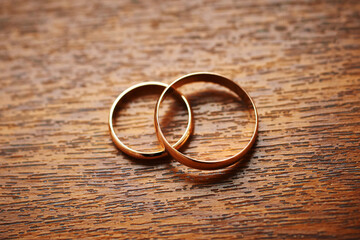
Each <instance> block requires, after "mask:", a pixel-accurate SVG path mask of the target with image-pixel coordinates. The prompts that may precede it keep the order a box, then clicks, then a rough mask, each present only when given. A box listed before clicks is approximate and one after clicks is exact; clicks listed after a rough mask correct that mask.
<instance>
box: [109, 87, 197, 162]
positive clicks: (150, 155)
mask: <svg viewBox="0 0 360 240" xmlns="http://www.w3.org/2000/svg"><path fill="white" fill-rule="evenodd" d="M167 86H168V85H167V84H165V83H161V82H144V83H139V84H136V85H134V86H132V87H130V88H128V89H126V90H125V91H123V92H122V93H121V94H120V95H119V96H118V97H117V98H116V100H115V101H114V103H113V104H112V106H111V108H110V114H109V121H108V125H109V130H110V136H111V138H112V140H113V142H114V144H115V145H116V147H117V148H119V149H120V150H121V151H122V152H124V153H126V154H127V155H129V156H131V157H134V158H138V159H158V158H162V157H164V156H166V155H167V153H166V152H165V150H160V151H153V152H143V151H137V150H134V149H132V148H130V147H128V146H127V145H125V144H124V143H123V142H122V141H121V140H120V139H119V138H118V136H117V135H116V133H115V130H114V126H113V118H114V113H115V109H116V108H117V107H118V106H119V104H121V102H122V100H123V99H124V97H125V96H127V95H128V94H129V93H131V92H133V91H136V90H139V89H140V88H149V89H151V88H160V89H165V88H166V87H167ZM176 94H177V95H178V96H179V97H181V99H182V100H183V101H184V103H185V105H186V108H187V111H188V124H187V127H186V129H185V132H184V134H183V135H182V137H181V138H180V139H179V140H178V141H177V142H176V143H175V144H174V146H173V147H174V148H180V147H181V146H182V145H183V144H184V143H185V142H186V140H187V139H188V138H189V136H190V135H191V132H192V129H193V117H192V112H191V107H190V105H189V103H188V101H187V99H186V98H185V97H184V96H183V95H181V94H180V93H177V92H176ZM129 127H131V126H129Z"/></svg>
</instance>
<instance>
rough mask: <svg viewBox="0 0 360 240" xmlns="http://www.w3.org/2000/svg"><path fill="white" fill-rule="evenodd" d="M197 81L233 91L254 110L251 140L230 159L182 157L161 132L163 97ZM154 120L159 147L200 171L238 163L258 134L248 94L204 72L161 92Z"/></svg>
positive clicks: (180, 79)
mask: <svg viewBox="0 0 360 240" xmlns="http://www.w3.org/2000/svg"><path fill="white" fill-rule="evenodd" d="M198 81H202V82H211V83H216V84H219V85H222V86H224V87H226V88H228V89H229V90H231V91H233V92H234V93H236V94H237V95H238V96H239V97H240V98H241V99H243V100H245V101H249V103H251V105H252V107H253V108H254V114H255V128H254V132H253V134H252V136H251V139H250V141H249V142H248V143H247V145H246V146H245V148H243V149H242V150H241V151H240V152H238V153H237V154H235V155H234V156H232V157H229V158H225V159H221V160H213V161H204V160H198V159H194V158H191V157H188V156H186V155H184V154H183V153H181V152H179V151H178V150H176V149H175V148H173V147H172V146H171V145H170V144H169V142H168V141H167V140H166V138H165V136H164V134H163V132H162V130H161V126H160V122H159V109H160V104H161V102H162V101H163V100H164V97H165V95H166V94H167V93H168V92H169V91H170V90H176V89H177V88H179V87H181V86H183V85H185V84H188V83H191V82H198ZM174 92H176V91H174ZM154 120H155V128H156V134H157V137H158V139H159V141H160V143H161V145H162V146H163V147H164V148H165V150H166V151H167V152H168V153H169V154H170V155H171V156H172V157H173V158H174V159H176V160H177V161H179V162H181V163H183V164H184V165H186V166H189V167H193V168H197V169H202V170H214V169H220V168H224V167H227V166H230V165H232V164H234V163H236V162H237V161H239V159H240V158H241V157H243V156H244V155H245V154H246V153H247V152H248V151H249V150H250V149H251V147H252V146H253V145H254V143H255V139H256V136H257V133H258V126H259V120H258V114H257V109H256V106H255V103H254V101H253V100H252V99H251V97H250V96H249V94H248V93H247V92H246V91H245V90H244V89H242V88H241V87H240V86H239V85H237V84H236V83H235V82H233V81H232V80H230V79H227V78H225V77H223V76H220V75H218V74H214V73H206V72H200V73H192V74H188V75H185V76H183V77H181V78H179V79H177V80H175V81H174V82H173V83H172V84H170V85H169V86H168V87H167V88H166V89H165V90H164V91H163V92H162V94H161V96H160V98H159V99H158V101H157V103H156V107H155V115H154Z"/></svg>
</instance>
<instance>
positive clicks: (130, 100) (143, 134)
mask: <svg viewBox="0 0 360 240" xmlns="http://www.w3.org/2000/svg"><path fill="white" fill-rule="evenodd" d="M164 89H165V88H164V87H162V86H157V85H147V86H142V87H139V88H136V89H134V90H133V91H131V92H129V93H127V94H126V95H125V96H124V97H123V98H122V99H121V101H120V102H119V103H118V104H117V106H116V108H115V111H114V117H113V120H112V121H113V126H114V130H115V133H116V135H117V137H118V138H119V139H120V141H121V142H123V143H124V144H125V145H126V146H128V147H130V148H131V149H133V150H136V151H141V152H155V151H160V150H162V149H163V148H162V147H161V145H160V143H159V141H158V139H157V137H156V132H155V127H154V109H155V105H156V101H157V100H158V99H159V97H160V95H161V93H162V92H163V90H164ZM169 100H170V101H168V103H165V104H162V105H163V109H164V110H165V115H164V117H162V118H161V119H160V123H161V125H162V126H164V127H165V128H166V129H168V136H169V139H170V140H171V141H173V142H174V143H175V142H177V141H178V140H179V139H180V138H181V136H182V135H183V133H184V132H185V129H186V125H187V119H188V113H187V110H186V106H185V103H184V102H183V100H182V99H181V98H180V97H179V96H178V95H176V94H171V96H170V97H169ZM177 111H180V112H181V113H182V114H174V112H177ZM174 122H175V123H177V124H175V125H174V124H173V123H174Z"/></svg>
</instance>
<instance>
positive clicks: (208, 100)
mask: <svg viewBox="0 0 360 240" xmlns="http://www.w3.org/2000/svg"><path fill="white" fill-rule="evenodd" d="M177 90H178V91H180V92H181V93H183V94H184V96H185V97H186V98H187V99H188V101H189V103H190V105H191V107H192V110H193V116H194V131H193V134H192V137H191V139H190V140H189V141H188V143H187V144H186V145H185V146H184V147H183V148H182V149H181V152H182V153H184V154H186V155H187V156H190V157H192V158H195V159H201V160H220V159H224V158H227V157H231V156H233V155H235V154H236V153H238V152H239V151H241V150H242V149H243V148H244V147H245V146H246V144H247V143H248V142H249V141H250V139H251V136H252V134H253V132H254V128H255V115H254V109H253V107H252V105H251V102H250V101H248V99H245V98H244V97H239V96H238V95H237V94H235V93H234V92H232V91H230V90H229V89H227V88H226V87H223V86H221V85H219V84H215V83H208V82H196V83H189V84H186V85H184V86H182V87H180V88H179V89H177ZM171 92H172V90H169V92H168V93H167V94H166V95H165V98H164V101H163V102H162V104H161V106H162V105H163V104H164V105H165V104H166V102H167V101H168V98H170V96H172V95H173V94H172V93H171ZM162 114H163V113H162V111H161V107H160V111H159V117H160V119H161V117H162V116H163V115H162ZM173 114H178V112H174V113H173ZM173 124H176V123H173ZM160 125H161V129H162V131H163V133H164V136H165V137H166V139H167V140H168V141H169V143H173V142H172V141H171V139H169V136H170V135H169V134H170V133H171V132H170V131H168V130H167V128H166V126H163V125H162V124H161V123H160Z"/></svg>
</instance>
